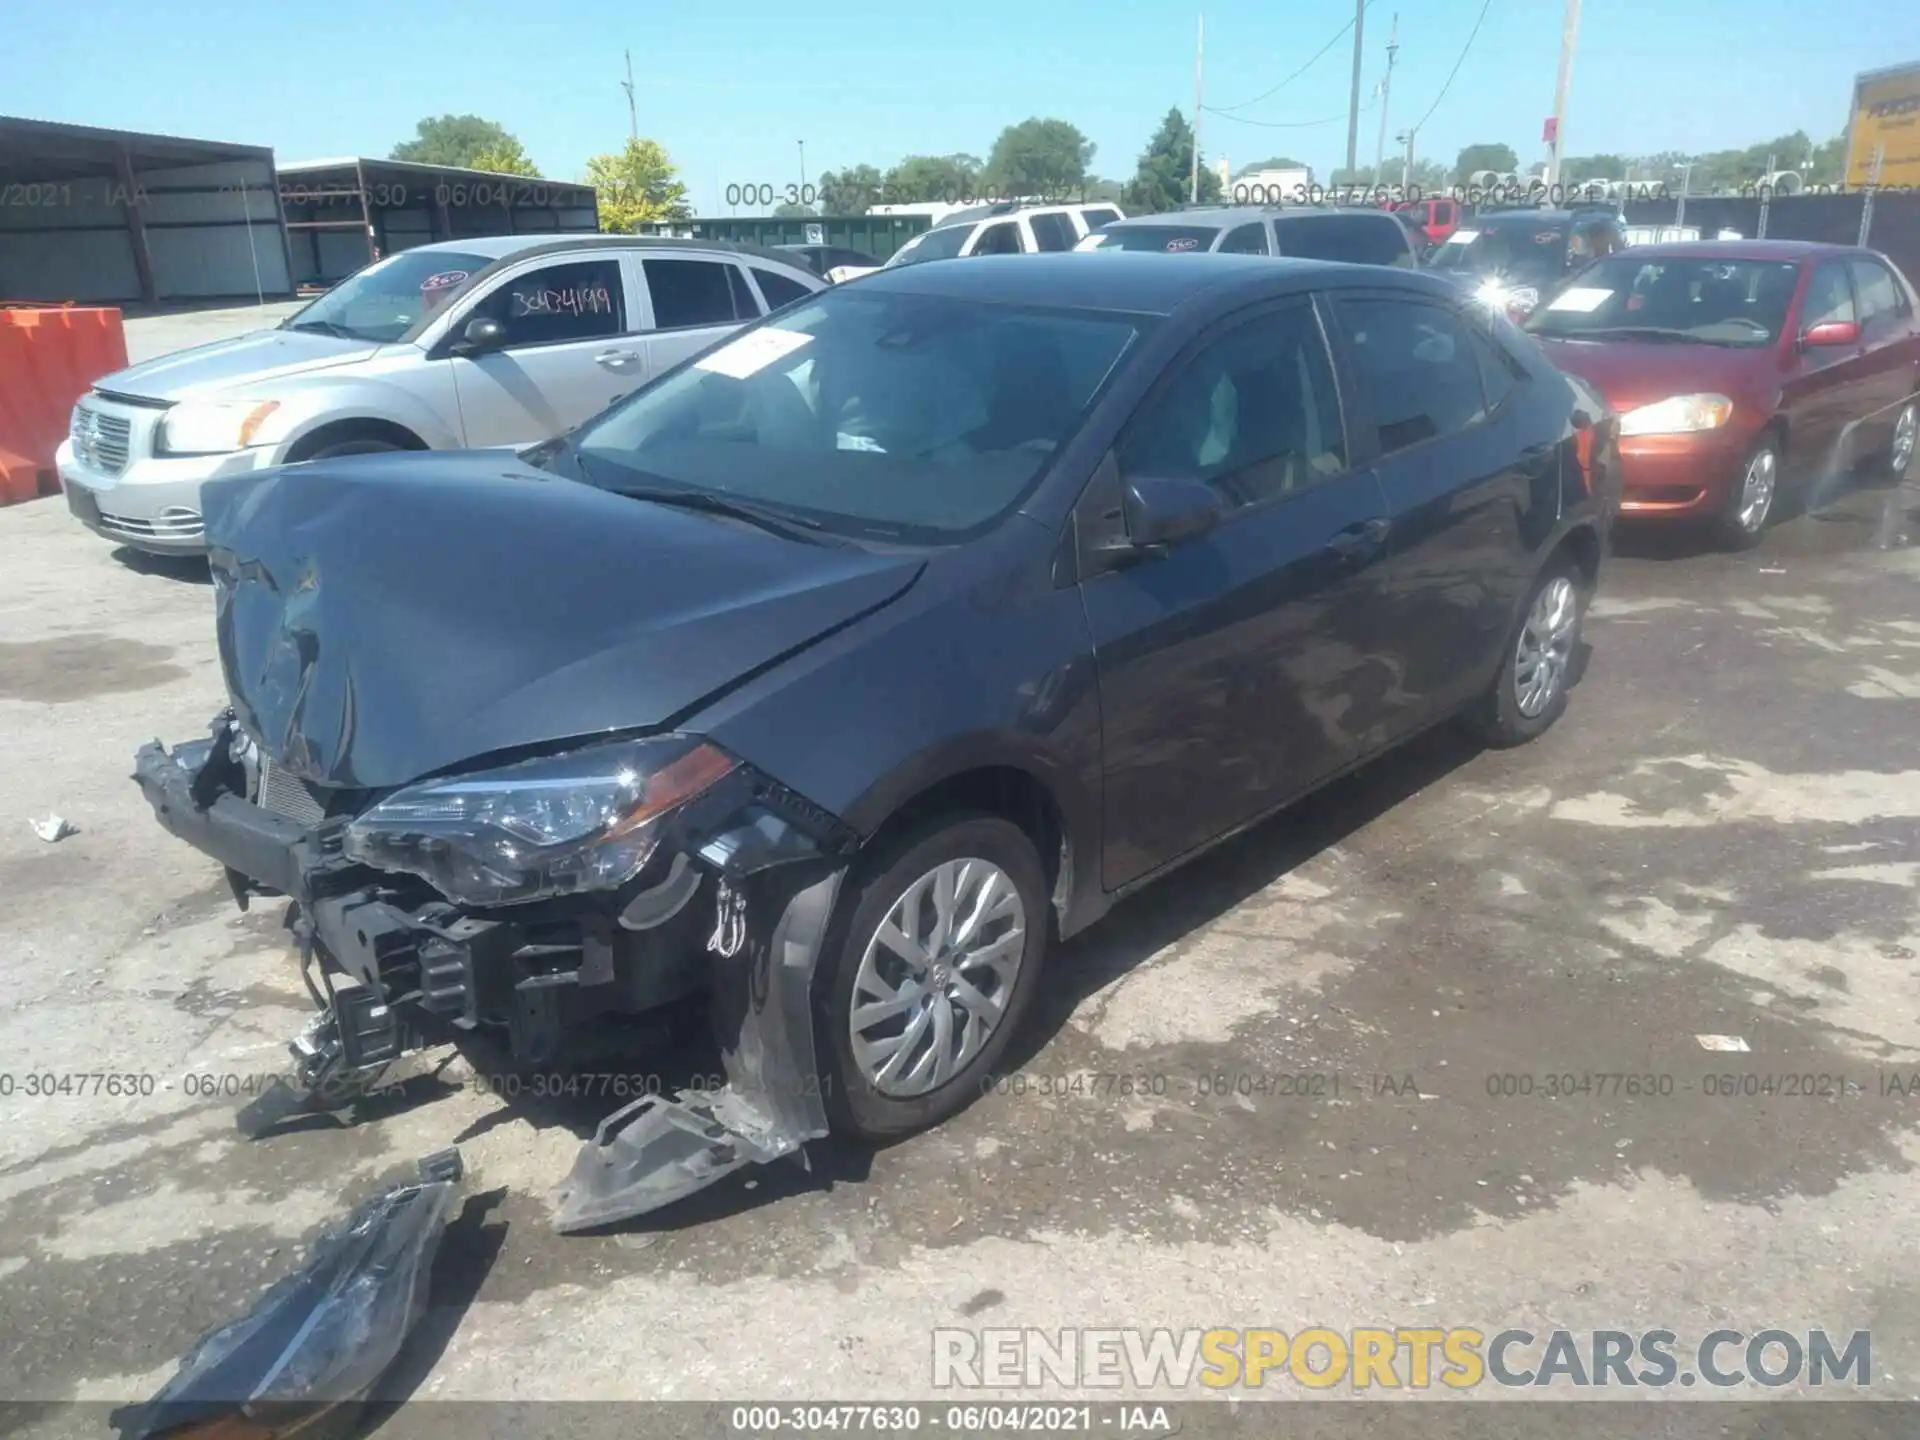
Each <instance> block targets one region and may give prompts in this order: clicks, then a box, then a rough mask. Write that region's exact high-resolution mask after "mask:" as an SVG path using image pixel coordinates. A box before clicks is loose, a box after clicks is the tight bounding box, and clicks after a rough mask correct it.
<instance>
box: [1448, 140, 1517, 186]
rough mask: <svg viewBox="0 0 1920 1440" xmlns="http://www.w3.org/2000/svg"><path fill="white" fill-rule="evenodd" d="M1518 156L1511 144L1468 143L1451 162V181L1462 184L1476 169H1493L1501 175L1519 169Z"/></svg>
mask: <svg viewBox="0 0 1920 1440" xmlns="http://www.w3.org/2000/svg"><path fill="white" fill-rule="evenodd" d="M1519 168H1520V157H1519V156H1518V155H1516V154H1514V153H1513V147H1512V146H1511V145H1492V144H1486V143H1481V144H1478V145H1469V146H1467V148H1466V149H1464V150H1462V151H1461V152H1460V157H1459V159H1457V160H1455V161H1454V162H1453V183H1454V184H1456V185H1464V184H1466V183H1467V179H1468V177H1469V176H1471V175H1472V174H1473V172H1474V171H1476V170H1494V171H1497V172H1499V173H1500V174H1502V175H1505V174H1508V173H1510V172H1514V171H1517V170H1519Z"/></svg>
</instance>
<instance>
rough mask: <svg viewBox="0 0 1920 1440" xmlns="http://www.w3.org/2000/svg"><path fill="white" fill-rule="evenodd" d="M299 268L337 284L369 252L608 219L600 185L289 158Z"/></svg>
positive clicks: (307, 278)
mask: <svg viewBox="0 0 1920 1440" xmlns="http://www.w3.org/2000/svg"><path fill="white" fill-rule="evenodd" d="M280 201H281V206H282V208H283V209H284V210H285V212H286V216H287V222H286V224H287V232H288V235H289V236H290V237H291V242H290V243H291V252H292V256H293V278H294V281H295V283H296V284H300V285H315V284H318V285H331V284H333V283H334V282H335V281H337V280H340V279H341V278H342V277H344V276H346V275H349V274H351V273H352V272H353V271H355V270H357V269H359V268H360V267H361V266H362V265H364V264H366V263H367V262H368V261H369V260H373V259H377V258H379V257H380V256H382V255H390V254H392V253H393V252H394V251H396V250H405V249H408V248H410V247H412V246H414V245H426V244H429V243H430V242H432V241H435V240H465V239H470V238H472V237H473V236H476V235H553V234H568V233H573V232H576V231H585V232H588V233H592V232H593V231H596V230H598V229H599V228H600V211H599V207H598V206H597V205H596V203H595V198H594V193H593V188H592V187H591V186H588V185H575V184H570V183H566V182H563V181H558V180H542V179H539V178H537V177H536V178H527V177H522V176H518V175H496V174H493V173H492V172H490V171H486V170H460V169H455V168H454V167H452V166H448V165H415V164H413V163H411V162H410V161H404V160H368V159H345V160H308V161H302V162H300V163H298V164H291V165H282V166H281V167H280Z"/></svg>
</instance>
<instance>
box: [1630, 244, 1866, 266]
mask: <svg viewBox="0 0 1920 1440" xmlns="http://www.w3.org/2000/svg"><path fill="white" fill-rule="evenodd" d="M1625 253H1627V254H1629V255H1639V256H1645V257H1647V258H1648V259H1653V260H1676V259H1682V260H1779V261H1794V262H1797V261H1801V260H1821V259H1825V258H1827V257H1828V256H1845V255H1867V254H1870V253H1871V252H1870V251H1866V250H1862V249H1861V248H1860V247H1859V246H1858V245H1830V244H1827V243H1826V242H1824V241H1820V240H1670V241H1666V242H1664V243H1661V244H1657V245H1632V246H1629V247H1628V248H1627V250H1626V252H1625Z"/></svg>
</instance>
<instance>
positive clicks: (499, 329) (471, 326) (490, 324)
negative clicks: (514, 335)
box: [460, 315, 507, 352]
mask: <svg viewBox="0 0 1920 1440" xmlns="http://www.w3.org/2000/svg"><path fill="white" fill-rule="evenodd" d="M460 338H461V341H462V342H463V344H464V345H465V348H466V349H467V350H468V351H470V352H471V351H480V350H497V349H498V348H499V347H500V346H501V345H503V344H505V343H506V339H507V327H506V326H504V325H502V324H501V323H500V322H499V321H498V320H492V319H489V318H488V317H487V316H485V315H482V316H480V317H478V318H477V319H473V320H469V321H468V322H467V328H466V329H465V330H463V331H461V332H460Z"/></svg>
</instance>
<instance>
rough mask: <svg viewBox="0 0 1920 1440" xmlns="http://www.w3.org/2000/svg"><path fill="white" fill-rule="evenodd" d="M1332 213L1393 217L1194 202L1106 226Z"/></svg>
mask: <svg viewBox="0 0 1920 1440" xmlns="http://www.w3.org/2000/svg"><path fill="white" fill-rule="evenodd" d="M1331 215H1379V216H1381V217H1382V218H1384V219H1388V220H1391V219H1392V218H1393V216H1392V215H1391V214H1389V213H1388V212H1387V211H1385V210H1376V209H1374V208H1373V207H1372V206H1370V205H1196V206H1194V207H1193V208H1192V209H1190V210H1162V211H1161V212H1160V213H1159V214H1157V215H1129V216H1127V217H1126V218H1125V219H1124V220H1115V221H1112V222H1111V223H1110V224H1109V225H1108V227H1107V228H1109V229H1115V228H1118V227H1119V226H1122V225H1162V226H1165V225H1196V226H1202V227H1204V226H1208V225H1212V226H1217V227H1220V228H1223V229H1224V228H1225V227H1226V226H1229V225H1242V224H1245V223H1247V222H1248V221H1252V220H1260V219H1265V218H1268V217H1271V218H1272V219H1275V220H1298V219H1310V218H1316V217H1323V216H1331Z"/></svg>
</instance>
